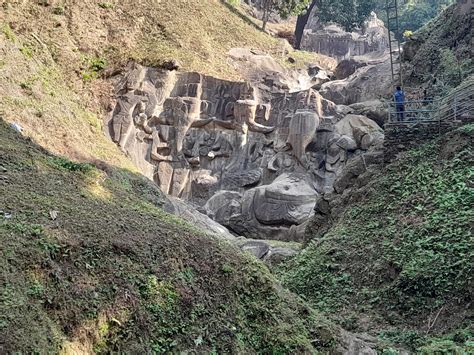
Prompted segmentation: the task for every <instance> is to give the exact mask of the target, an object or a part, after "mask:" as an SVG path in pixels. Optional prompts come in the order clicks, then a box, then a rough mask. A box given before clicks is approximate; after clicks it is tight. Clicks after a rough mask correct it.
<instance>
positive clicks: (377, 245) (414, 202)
mask: <svg viewBox="0 0 474 355" xmlns="http://www.w3.org/2000/svg"><path fill="white" fill-rule="evenodd" d="M473 138H474V127H473V125H472V124H471V125H466V126H463V127H461V128H460V129H458V130H457V131H455V132H452V133H450V134H448V135H446V136H445V137H442V138H440V139H438V140H437V141H434V142H432V143H429V144H426V145H424V146H422V147H420V148H418V149H416V150H413V151H410V152H408V153H406V154H405V155H404V156H403V157H402V158H401V159H400V160H398V161H396V162H395V163H392V164H391V165H389V166H387V167H386V168H385V169H383V170H382V171H381V172H380V173H378V174H377V176H376V177H375V178H374V179H373V180H371V182H370V183H369V184H368V185H367V186H365V187H363V188H362V189H360V190H359V191H353V193H354V196H358V197H355V198H353V200H354V201H355V202H353V203H352V204H349V205H348V206H346V209H345V211H344V212H343V213H342V214H341V215H340V217H339V219H338V220H337V221H336V223H335V224H334V225H333V226H332V228H331V229H330V230H329V232H328V233H326V234H324V235H322V236H319V237H318V238H317V239H315V240H313V241H312V242H311V243H310V244H309V245H308V247H307V248H306V249H305V250H304V251H303V252H302V253H301V254H299V255H298V256H297V257H296V258H295V259H294V260H292V261H291V262H289V263H288V264H287V265H286V267H285V268H284V270H282V271H281V276H282V279H283V284H284V285H285V286H287V287H288V288H289V289H290V290H292V291H294V292H296V293H299V294H301V295H302V296H304V298H306V299H307V300H309V301H310V302H311V303H312V304H313V305H314V306H315V307H317V308H319V309H324V310H326V311H327V312H328V314H332V315H333V316H334V318H336V319H338V320H339V321H340V322H341V323H342V324H344V325H345V326H346V327H348V328H349V329H353V330H357V331H369V332H371V333H373V334H378V335H379V336H381V337H385V338H389V339H391V340H392V341H395V342H398V343H404V345H406V346H409V347H411V348H412V349H415V348H420V347H422V346H423V345H425V344H428V343H430V342H431V341H436V339H435V340H432V339H430V337H431V336H434V337H436V336H440V337H445V338H444V340H443V341H442V343H441V345H440V344H439V343H435V344H434V345H432V347H429V346H428V348H425V349H424V351H427V352H426V353H433V351H435V349H437V347H438V346H439V347H440V349H444V350H445V351H447V353H456V352H455V351H461V350H460V349H461V348H460V347H459V346H465V350H464V351H466V350H467V349H471V350H472V345H473V343H472V337H473V333H472V328H470V327H472V323H471V322H470V320H472V309H470V302H471V300H470V295H471V294H472V293H471V292H472V287H473V283H472V281H473V279H472V272H473V266H474V258H473V257H474V255H473V252H472V245H473V242H474V240H473V235H472V221H473V220H474V211H473V210H472V206H473V204H474V188H473V178H474V170H473V163H474V144H473ZM307 232H308V234H309V235H313V236H315V235H319V232H318V231H317V230H311V229H309V230H308V231H307ZM469 340H471V342H470V343H469V342H468V341H469ZM456 344H458V345H459V346H458V345H456ZM421 350H422V349H420V351H421ZM438 350H439V349H438ZM430 351H431V352H430Z"/></svg>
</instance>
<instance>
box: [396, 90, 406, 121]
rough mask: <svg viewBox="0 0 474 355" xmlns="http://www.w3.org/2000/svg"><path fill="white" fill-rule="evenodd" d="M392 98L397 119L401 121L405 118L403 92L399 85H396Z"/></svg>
mask: <svg viewBox="0 0 474 355" xmlns="http://www.w3.org/2000/svg"><path fill="white" fill-rule="evenodd" d="M393 99H394V101H395V108H396V110H397V120H398V121H403V120H404V119H405V93H404V92H403V90H402V88H401V87H400V86H397V90H396V91H395V93H394V94H393Z"/></svg>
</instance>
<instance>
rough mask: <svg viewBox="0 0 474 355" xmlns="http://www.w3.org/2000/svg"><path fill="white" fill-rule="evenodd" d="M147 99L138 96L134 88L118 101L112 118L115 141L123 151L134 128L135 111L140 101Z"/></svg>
mask: <svg viewBox="0 0 474 355" xmlns="http://www.w3.org/2000/svg"><path fill="white" fill-rule="evenodd" d="M146 99H147V98H146V97H145V96H142V95H136V94H135V93H134V91H133V88H129V90H128V91H127V93H125V94H123V95H121V96H120V97H119V99H118V100H117V106H116V107H115V110H114V115H113V118H112V127H113V131H114V135H113V140H114V142H116V143H118V145H119V146H120V148H121V149H122V150H123V149H124V147H125V144H126V142H127V139H128V137H129V135H130V132H131V130H132V127H133V124H132V123H133V117H132V115H133V111H134V110H135V107H136V106H137V104H138V103H139V102H140V101H142V100H146Z"/></svg>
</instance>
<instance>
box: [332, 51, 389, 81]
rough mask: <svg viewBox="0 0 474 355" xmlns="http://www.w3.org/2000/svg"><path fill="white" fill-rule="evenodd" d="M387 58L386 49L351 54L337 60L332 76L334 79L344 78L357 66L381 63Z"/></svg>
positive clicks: (357, 67)
mask: <svg viewBox="0 0 474 355" xmlns="http://www.w3.org/2000/svg"><path fill="white" fill-rule="evenodd" d="M388 59H390V57H389V53H388V52H387V51H383V52H370V53H368V54H365V55H358V56H353V57H351V58H349V59H344V60H342V61H340V62H339V64H338V65H337V67H336V69H335V70H334V77H335V78H336V80H341V79H345V78H348V77H349V76H351V75H352V74H354V73H355V72H356V70H357V69H359V68H362V67H365V66H367V65H376V64H382V63H383V62H385V61H387V60H388Z"/></svg>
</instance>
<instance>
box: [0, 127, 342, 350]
mask: <svg viewBox="0 0 474 355" xmlns="http://www.w3.org/2000/svg"><path fill="white" fill-rule="evenodd" d="M162 202H163V196H162V195H161V192H160V191H159V190H158V189H157V188H156V186H155V185H154V184H152V183H150V182H149V181H148V180H146V179H144V178H142V177H141V176H140V175H134V174H132V173H130V172H127V171H125V170H120V169H117V168H112V167H110V166H107V165H102V166H100V167H96V166H93V165H89V164H80V163H73V162H71V161H69V160H67V159H64V158H60V157H57V156H54V155H51V154H49V153H47V152H46V151H44V150H43V149H41V148H39V147H38V146H36V145H35V144H33V143H31V141H28V140H27V139H24V138H22V137H21V136H20V135H18V134H17V133H16V132H14V131H13V130H12V129H10V128H8V126H7V125H6V124H5V123H4V122H2V121H0V209H1V212H0V269H1V270H2V272H1V273H0V353H13V352H22V353H57V352H59V351H61V350H62V351H64V352H66V353H67V352H69V353H78V352H80V351H83V352H92V351H94V352H97V353H105V352H111V351H112V352H113V351H119V350H120V351H122V352H125V353H147V352H150V351H153V352H157V353H161V352H169V351H178V350H180V351H188V352H189V351H197V352H200V353H209V352H219V353H222V352H241V353H242V352H243V353H255V352H267V353H270V352H273V353H287V352H295V351H296V352H305V351H315V350H316V349H320V350H324V349H326V350H327V351H328V350H329V349H331V348H332V347H334V346H336V345H337V339H336V338H334V337H333V335H334V334H336V332H335V330H334V329H333V328H332V327H331V326H330V325H328V323H327V322H325V321H324V320H322V319H320V317H318V316H317V315H316V314H315V313H314V312H313V311H312V310H311V309H309V308H308V307H307V306H305V305H304V304H303V303H302V302H301V301H299V300H298V299H296V298H295V297H294V296H291V295H290V294H289V293H288V292H286V291H284V290H282V289H281V287H279V286H278V285H277V283H276V282H275V280H274V278H273V277H272V276H271V275H270V274H269V272H268V270H267V269H266V268H265V267H264V266H263V264H262V263H260V262H258V261H256V260H254V258H252V257H250V256H248V257H247V256H245V255H243V254H242V253H240V252H239V251H238V249H237V248H236V247H233V246H231V245H228V244H227V243H226V242H221V241H218V240H216V239H213V238H211V237H208V236H206V235H204V234H203V233H201V232H199V231H197V230H195V229H193V228H192V227H191V226H189V225H186V224H185V223H184V222H182V221H180V220H178V219H177V218H175V217H173V216H171V215H168V214H166V213H164V212H162V210H161V209H159V208H158V206H159V205H160V203H162ZM315 339H317V341H315ZM326 350H325V351H326Z"/></svg>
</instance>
